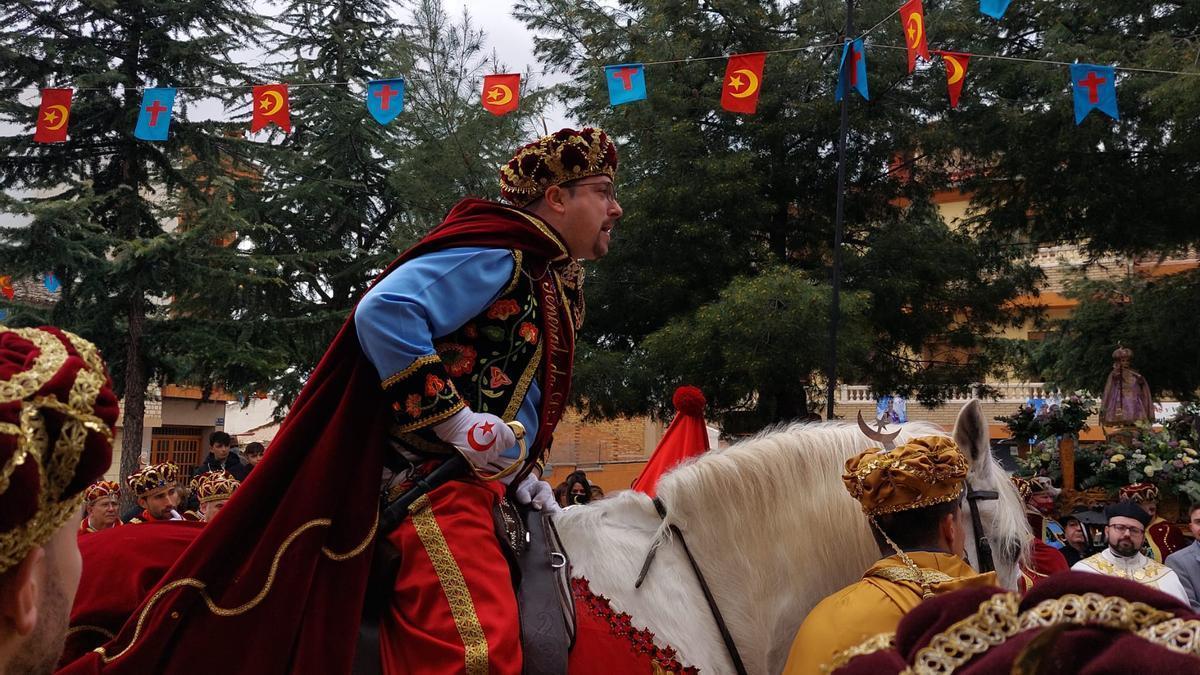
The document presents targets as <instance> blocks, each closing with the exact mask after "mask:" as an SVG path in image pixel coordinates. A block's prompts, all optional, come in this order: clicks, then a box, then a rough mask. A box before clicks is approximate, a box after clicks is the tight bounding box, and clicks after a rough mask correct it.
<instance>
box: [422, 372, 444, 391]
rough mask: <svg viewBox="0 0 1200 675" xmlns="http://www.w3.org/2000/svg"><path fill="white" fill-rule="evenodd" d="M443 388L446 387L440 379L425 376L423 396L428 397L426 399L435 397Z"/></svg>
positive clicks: (432, 375) (429, 375) (435, 376)
mask: <svg viewBox="0 0 1200 675" xmlns="http://www.w3.org/2000/svg"><path fill="white" fill-rule="evenodd" d="M445 386H446V382H445V381H444V380H443V379H442V378H440V377H438V376H437V375H434V374H433V373H430V374H428V375H426V376H425V395H426V396H428V397H434V396H437V395H438V392H440V391H441V390H442V389H443V388H444V387H445Z"/></svg>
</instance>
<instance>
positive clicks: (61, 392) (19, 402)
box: [0, 326, 118, 574]
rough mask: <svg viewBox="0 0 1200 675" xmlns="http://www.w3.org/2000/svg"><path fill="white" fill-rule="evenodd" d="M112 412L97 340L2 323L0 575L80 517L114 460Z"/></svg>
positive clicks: (111, 396) (114, 405) (114, 402)
mask: <svg viewBox="0 0 1200 675" xmlns="http://www.w3.org/2000/svg"><path fill="white" fill-rule="evenodd" d="M117 412H118V407H117V398H116V396H115V395H114V394H113V392H112V389H111V382H110V381H109V379H108V374H107V373H106V372H105V369H104V362H103V361H102V360H101V359H100V355H99V353H98V352H97V351H96V347H95V345H93V344H91V343H90V342H88V341H86V340H84V339H82V338H80V337H78V336H76V335H72V334H71V333H67V332H65V331H61V330H59V329H57V328H51V327H43V328H16V329H12V328H7V327H4V326H0V574H3V573H4V572H6V571H8V570H9V569H10V568H13V567H15V566H16V565H19V564H20V563H21V562H22V561H24V560H25V558H26V556H27V555H28V554H29V552H30V551H31V550H33V549H34V547H37V546H40V545H42V544H44V543H46V541H47V540H49V539H50V538H51V536H53V535H54V533H55V532H57V531H59V530H60V529H61V528H63V527H67V526H68V521H70V519H71V518H73V517H78V513H79V507H80V504H82V502H83V496H84V492H85V491H86V490H87V489H88V486H89V485H91V484H92V483H93V482H94V481H96V480H97V479H99V478H100V477H101V476H102V475H104V472H105V471H106V470H107V469H108V466H109V464H110V463H111V462H112V426H113V424H114V423H115V422H116V419H117Z"/></svg>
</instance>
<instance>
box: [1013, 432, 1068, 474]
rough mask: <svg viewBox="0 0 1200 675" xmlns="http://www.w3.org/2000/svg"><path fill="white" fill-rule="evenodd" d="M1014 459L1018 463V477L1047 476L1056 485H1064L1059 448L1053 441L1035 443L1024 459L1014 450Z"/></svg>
mask: <svg viewBox="0 0 1200 675" xmlns="http://www.w3.org/2000/svg"><path fill="white" fill-rule="evenodd" d="M1013 459H1014V460H1015V461H1016V463H1017V469H1018V471H1017V475H1018V476H1021V477H1023V478H1032V477H1035V476H1046V477H1048V478H1050V480H1051V481H1053V482H1054V483H1055V484H1059V483H1062V465H1061V464H1060V460H1059V454H1058V448H1057V446H1056V445H1055V444H1054V442H1053V441H1047V440H1042V441H1038V442H1037V443H1034V444H1033V446H1031V447H1030V448H1029V452H1027V453H1026V454H1025V456H1024V457H1020V456H1018V455H1017V454H1016V451H1015V450H1014V451H1013Z"/></svg>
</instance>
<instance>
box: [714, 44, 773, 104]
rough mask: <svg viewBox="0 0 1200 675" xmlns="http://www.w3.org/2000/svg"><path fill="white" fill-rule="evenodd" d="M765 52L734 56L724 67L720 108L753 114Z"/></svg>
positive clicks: (760, 82) (760, 84)
mask: <svg viewBox="0 0 1200 675" xmlns="http://www.w3.org/2000/svg"><path fill="white" fill-rule="evenodd" d="M766 62H767V54H766V52H754V53H753V54H734V55H733V56H730V57H729V63H728V64H726V66H725V79H724V80H723V84H722V85H721V107H722V108H724V109H726V110H728V111H729V112H735V113H744V114H747V115H750V114H753V113H754V110H755V109H756V108H757V107H758V92H759V91H760V90H761V89H762V80H763V66H764V65H766Z"/></svg>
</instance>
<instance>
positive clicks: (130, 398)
mask: <svg viewBox="0 0 1200 675" xmlns="http://www.w3.org/2000/svg"><path fill="white" fill-rule="evenodd" d="M134 295H135V297H133V298H130V303H129V310H128V314H127V316H126V318H127V320H128V322H129V327H128V328H129V336H128V340H129V342H128V343H127V346H126V349H125V425H124V427H122V429H121V485H122V486H126V485H128V483H127V482H126V479H127V478H129V474H131V473H133V472H134V471H137V470H138V469H139V468H140V467H141V456H142V433H143V430H144V425H145V421H146V371H145V368H144V366H143V365H142V328H143V326H144V324H145V322H146V310H145V309H144V302H143V298H142V292H141V290H138V291H136V292H135V294H134ZM134 503H135V499H134V496H133V494H132V493H131V492H130V491H129V490H121V512H122V513H124V512H125V511H127V510H129V509H130V508H132V507H133V505H134Z"/></svg>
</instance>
